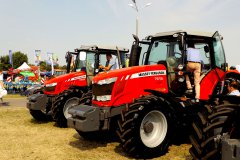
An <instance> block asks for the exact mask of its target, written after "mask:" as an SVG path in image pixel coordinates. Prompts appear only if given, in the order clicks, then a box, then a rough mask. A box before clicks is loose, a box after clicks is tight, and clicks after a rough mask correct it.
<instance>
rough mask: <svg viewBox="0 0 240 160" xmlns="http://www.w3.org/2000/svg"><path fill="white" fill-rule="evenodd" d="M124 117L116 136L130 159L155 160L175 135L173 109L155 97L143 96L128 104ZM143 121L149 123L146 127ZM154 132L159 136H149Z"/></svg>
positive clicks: (119, 123)
mask: <svg viewBox="0 0 240 160" xmlns="http://www.w3.org/2000/svg"><path fill="white" fill-rule="evenodd" d="M121 117H122V118H121V119H120V120H119V121H118V125H119V129H118V130H117V134H118V136H119V138H120V140H121V145H122V147H123V149H124V150H125V151H126V152H127V153H128V154H129V155H130V156H133V157H137V158H152V157H155V156H159V155H163V154H165V153H166V152H167V150H168V147H169V145H170V143H171V141H172V140H173V137H174V134H175V126H174V121H175V120H176V118H175V115H174V114H173V113H172V110H171V109H170V106H168V105H166V104H165V102H163V101H162V100H161V99H160V98H158V97H156V96H153V95H149V96H144V97H141V98H139V99H137V100H136V101H135V102H133V103H132V104H130V105H127V106H126V110H125V111H123V112H122V114H121ZM160 117H161V118H160ZM145 120H147V121H145ZM151 120H152V121H151ZM143 122H146V123H145V124H144V125H143ZM152 122H158V123H152ZM156 124H157V125H156ZM175 124H176V122H175ZM162 126H163V127H162ZM141 128H142V129H141ZM161 131H163V132H161ZM140 132H141V133H140ZM153 133H157V136H156V135H155V136H149V135H151V134H152V135H153ZM160 134H161V136H159V135H160ZM148 136H149V137H148ZM151 138H152V139H151Z"/></svg>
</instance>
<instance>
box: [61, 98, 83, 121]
mask: <svg viewBox="0 0 240 160" xmlns="http://www.w3.org/2000/svg"><path fill="white" fill-rule="evenodd" d="M78 102H79V98H77V97H72V98H70V99H68V100H67V101H66V103H65V104H64V107H63V114H64V117H65V118H66V119H67V118H69V117H71V114H69V113H68V110H69V108H71V107H72V106H75V105H77V104H78Z"/></svg>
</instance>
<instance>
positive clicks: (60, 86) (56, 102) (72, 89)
mask: <svg viewBox="0 0 240 160" xmlns="http://www.w3.org/2000/svg"><path fill="white" fill-rule="evenodd" d="M127 52H128V49H126V48H118V47H116V46H115V47H109V46H108V47H104V46H96V45H93V46H82V47H81V48H79V49H75V52H68V53H67V55H66V61H67V70H68V71H70V70H72V72H71V73H68V74H65V75H61V76H58V77H56V78H53V79H50V80H48V81H46V82H45V83H44V94H34V95H32V96H30V97H29V98H28V99H29V101H28V103H27V108H28V109H29V110H30V113H31V115H32V116H33V117H34V118H35V119H36V120H46V119H47V118H48V116H49V115H51V116H52V118H53V119H54V120H55V121H56V123H57V124H58V125H59V126H60V127H66V126H67V120H66V117H68V116H69V114H68V108H69V107H71V106H73V105H77V104H78V101H79V98H80V97H81V96H82V94H83V93H87V92H89V91H90V90H91V81H92V77H93V76H95V75H96V74H97V73H99V72H100V70H99V69H98V68H99V65H100V64H103V65H104V64H105V63H106V53H111V54H112V55H113V56H114V57H115V58H117V62H118V63H119V66H122V65H123V64H125V54H126V53H127ZM74 56H75V61H74Z"/></svg>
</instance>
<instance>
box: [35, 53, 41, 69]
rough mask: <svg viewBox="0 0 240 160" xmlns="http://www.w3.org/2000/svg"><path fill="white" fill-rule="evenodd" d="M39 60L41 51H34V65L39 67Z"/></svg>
mask: <svg viewBox="0 0 240 160" xmlns="http://www.w3.org/2000/svg"><path fill="white" fill-rule="evenodd" d="M40 60H41V50H35V65H36V66H37V65H39V63H40Z"/></svg>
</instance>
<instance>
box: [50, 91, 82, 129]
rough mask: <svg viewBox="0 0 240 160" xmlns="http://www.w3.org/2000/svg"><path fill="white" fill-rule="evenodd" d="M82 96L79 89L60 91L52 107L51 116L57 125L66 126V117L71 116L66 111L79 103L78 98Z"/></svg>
mask: <svg viewBox="0 0 240 160" xmlns="http://www.w3.org/2000/svg"><path fill="white" fill-rule="evenodd" d="M81 96H82V91H80V90H75V89H71V90H67V91H64V92H63V93H61V94H60V95H59V96H58V97H57V99H56V101H55V103H54V106H53V107H52V109H51V111H52V118H53V120H54V121H55V122H56V124H57V125H58V126H59V127H67V119H66V118H68V117H69V116H71V115H70V114H69V113H68V110H69V108H71V107H73V106H75V105H78V104H79V98H80V97H81Z"/></svg>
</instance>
